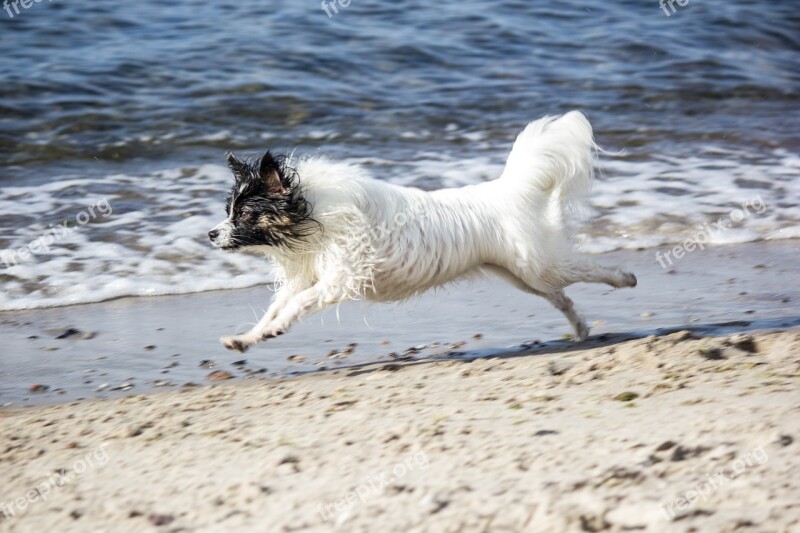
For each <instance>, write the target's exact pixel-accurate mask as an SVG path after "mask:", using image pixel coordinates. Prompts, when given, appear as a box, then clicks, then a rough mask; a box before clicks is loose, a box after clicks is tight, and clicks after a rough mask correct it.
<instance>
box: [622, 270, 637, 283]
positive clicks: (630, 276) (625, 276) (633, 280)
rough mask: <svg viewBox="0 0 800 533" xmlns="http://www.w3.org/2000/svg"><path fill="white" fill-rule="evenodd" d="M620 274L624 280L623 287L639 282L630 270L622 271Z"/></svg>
mask: <svg viewBox="0 0 800 533" xmlns="http://www.w3.org/2000/svg"><path fill="white" fill-rule="evenodd" d="M622 276H623V278H622V279H623V280H625V281H624V285H623V287H635V286H636V285H637V284H638V283H639V281H638V280H637V279H636V276H635V275H634V274H633V273H631V272H623V273H622Z"/></svg>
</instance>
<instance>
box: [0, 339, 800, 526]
mask: <svg viewBox="0 0 800 533" xmlns="http://www.w3.org/2000/svg"><path fill="white" fill-rule="evenodd" d="M798 354H800V330H798V329H791V330H787V331H782V332H766V333H756V334H734V335H727V336H721V337H716V336H710V337H705V336H702V335H698V334H696V333H693V332H689V331H678V332H675V333H671V334H667V335H662V336H658V337H656V336H651V337H646V338H643V339H636V340H630V341H625V342H617V340H616V339H614V338H613V336H611V338H607V339H602V338H595V339H593V340H591V341H589V342H588V343H587V344H586V345H585V346H581V347H580V349H578V348H574V347H573V348H565V349H562V350H545V351H537V350H533V351H532V352H531V353H529V354H521V355H518V356H513V357H500V358H487V359H478V360H472V361H464V360H459V361H427V360H422V361H413V362H406V363H375V364H371V365H365V366H362V367H358V368H351V369H342V370H337V371H333V372H328V373H324V374H317V375H311V376H304V377H299V378H293V379H282V380H277V381H269V382H250V383H233V384H223V385H218V386H214V387H211V388H202V389H191V390H184V391H182V392H169V393H163V394H153V395H135V396H131V397H128V398H120V399H114V400H104V401H86V402H76V403H71V404H66V405H55V406H48V407H39V408H35V409H29V410H17V411H15V410H8V411H5V412H3V413H2V415H1V416H2V418H0V435H2V437H0V439H2V446H0V450H2V452H0V478H2V479H3V480H4V483H3V505H4V507H3V513H4V514H0V530H2V531H53V530H59V531H88V530H109V529H113V530H114V531H147V530H153V531H155V530H163V531H223V530H228V531H234V530H259V531H297V530H304V531H329V530H333V529H337V528H338V529H340V530H342V531H628V530H648V531H739V530H747V531H797V530H798V528H800V504H798V502H800V454H798V452H797V448H798V439H799V438H800V416H798V408H800V393H798V378H800V358H798V357H799V356H798ZM32 491H33V492H32Z"/></svg>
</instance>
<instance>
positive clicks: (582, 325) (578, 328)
mask: <svg viewBox="0 0 800 533" xmlns="http://www.w3.org/2000/svg"><path fill="white" fill-rule="evenodd" d="M588 337H589V326H587V325H586V322H584V321H580V322H579V323H578V324H576V325H575V337H573V338H574V339H575V342H583V341H585V340H586V339H587V338H588Z"/></svg>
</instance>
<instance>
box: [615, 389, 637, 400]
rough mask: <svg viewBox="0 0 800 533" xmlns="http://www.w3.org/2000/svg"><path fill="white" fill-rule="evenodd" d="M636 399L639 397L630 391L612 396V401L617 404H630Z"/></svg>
mask: <svg viewBox="0 0 800 533" xmlns="http://www.w3.org/2000/svg"><path fill="white" fill-rule="evenodd" d="M638 397H639V394H638V393H635V392H631V391H626V392H623V393H620V394H617V395H616V396H614V399H615V400H617V401H618V402H632V401H633V400H635V399H636V398H638Z"/></svg>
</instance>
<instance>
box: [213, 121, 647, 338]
mask: <svg viewBox="0 0 800 533" xmlns="http://www.w3.org/2000/svg"><path fill="white" fill-rule="evenodd" d="M595 150H596V146H595V144H594V140H593V137H592V128H591V125H590V124H589V122H588V120H587V119H586V117H585V116H584V115H583V114H581V113H580V112H577V111H572V112H570V113H568V114H566V115H564V116H562V117H545V118H542V119H540V120H537V121H535V122H532V123H531V124H529V125H528V126H527V128H525V130H524V131H523V132H522V133H520V134H519V136H518V137H517V139H516V142H515V143H514V146H513V148H512V150H511V153H510V155H509V157H508V162H507V164H506V167H505V169H504V170H503V173H502V175H501V176H500V177H499V178H498V179H496V180H493V181H489V182H485V183H481V184H478V185H470V186H466V187H461V188H455V189H442V190H437V191H432V192H425V191H422V190H419V189H414V188H407V187H400V186H397V185H392V184H390V183H387V182H384V181H379V180H375V179H373V178H371V177H370V176H369V175H368V174H367V172H366V171H364V170H363V169H361V168H359V167H356V166H352V165H348V164H342V163H335V162H331V161H329V160H326V159H309V160H304V161H300V162H299V163H297V174H298V177H299V180H300V184H301V187H302V189H303V191H304V194H305V196H306V198H307V199H308V201H309V202H310V203H311V205H312V206H313V217H314V219H316V220H317V221H318V222H319V223H320V224H321V225H322V228H323V231H318V232H315V233H314V234H313V235H312V236H310V237H308V238H306V240H305V241H303V245H302V246H299V247H295V248H294V249H292V250H291V251H287V250H284V249H278V248H272V247H259V248H260V251H262V252H264V253H265V254H267V255H270V256H271V257H273V258H274V260H275V262H276V264H277V268H278V275H279V279H280V280H281V284H280V288H279V290H278V292H277V293H276V294H275V298H274V301H273V303H272V305H271V306H270V307H269V309H268V310H267V313H266V314H265V316H264V317H263V318H262V319H261V320H260V321H259V323H258V324H257V325H256V326H255V327H253V328H252V329H251V330H250V331H248V332H247V333H244V334H242V335H238V336H234V337H223V338H222V339H221V340H222V343H223V344H224V345H225V346H226V347H228V348H230V349H235V350H239V351H244V350H246V349H247V348H248V347H250V346H252V345H253V344H255V343H257V342H259V341H261V340H263V339H267V338H271V337H274V336H277V335H281V334H283V333H285V332H286V331H287V330H288V329H289V328H290V326H291V325H292V324H293V323H295V322H297V321H298V320H300V319H301V318H303V317H304V316H306V315H308V314H310V313H312V312H316V311H319V310H321V309H324V308H325V307H327V306H330V305H333V304H338V303H340V302H344V301H347V300H351V299H362V298H363V299H368V300H374V301H392V300H400V299H405V298H409V297H411V296H414V295H415V294H418V293H421V292H423V291H426V290H428V289H430V288H432V287H436V286H440V285H444V284H446V283H448V282H451V281H453V280H456V279H458V278H460V277H462V276H466V275H469V274H472V273H480V272H483V273H490V274H493V275H497V276H499V277H501V278H503V279H505V280H507V281H508V282H510V283H511V284H513V285H514V286H516V287H518V288H520V289H522V290H524V291H527V292H529V293H532V294H535V295H538V296H542V297H543V298H545V299H547V300H548V301H549V302H551V303H552V304H553V305H554V306H555V307H556V308H557V309H559V310H560V311H562V312H563V313H564V314H565V316H566V317H567V319H568V320H569V321H570V323H571V324H572V326H573V327H574V329H575V337H576V338H577V339H578V340H583V339H585V338H586V336H587V335H588V332H589V330H588V328H587V327H586V324H585V322H584V321H583V319H582V318H581V317H580V316H579V315H578V313H577V312H576V311H575V309H574V307H573V303H572V301H571V300H570V299H569V298H567V296H566V295H565V294H564V292H563V290H562V289H563V288H564V287H566V286H568V285H570V284H573V283H576V282H580V281H585V282H598V283H607V284H609V285H612V286H614V287H632V286H635V285H636V277H635V276H634V275H633V274H630V273H626V272H623V271H621V270H620V269H619V268H607V267H603V266H600V265H598V264H595V263H594V262H591V261H589V260H588V259H586V258H583V257H580V256H578V255H577V254H575V253H574V252H573V250H572V245H571V242H570V238H569V233H570V227H569V226H570V222H571V221H575V220H577V219H580V218H581V216H582V214H583V212H584V207H585V202H586V198H587V195H588V193H589V191H590V188H591V184H592V180H593V174H594V154H595Z"/></svg>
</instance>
